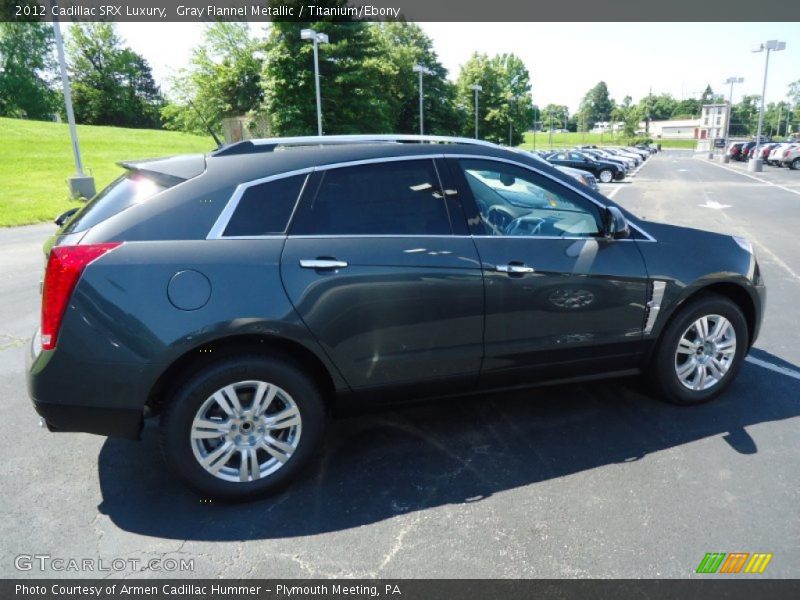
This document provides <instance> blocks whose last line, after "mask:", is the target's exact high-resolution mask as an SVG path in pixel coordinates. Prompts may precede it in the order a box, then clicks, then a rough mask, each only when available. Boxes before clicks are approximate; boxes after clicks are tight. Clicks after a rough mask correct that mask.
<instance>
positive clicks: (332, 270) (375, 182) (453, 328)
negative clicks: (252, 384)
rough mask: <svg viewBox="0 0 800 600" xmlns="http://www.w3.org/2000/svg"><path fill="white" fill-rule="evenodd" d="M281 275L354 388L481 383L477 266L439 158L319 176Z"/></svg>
mask: <svg viewBox="0 0 800 600" xmlns="http://www.w3.org/2000/svg"><path fill="white" fill-rule="evenodd" d="M457 210H458V211H459V212H458V213H456V212H455V211H457ZM451 215H453V216H457V217H458V218H455V219H451ZM454 227H455V228H454ZM281 274H282V279H283V283H284V286H285V288H286V291H287V293H288V295H289V297H290V299H291V301H292V303H293V305H294V307H295V308H296V310H297V311H298V312H299V314H300V315H301V317H302V319H303V321H304V322H305V323H306V325H307V326H308V328H309V329H310V331H311V332H312V333H313V335H314V336H316V338H317V339H318V340H319V342H320V344H321V345H322V346H323V348H324V349H325V351H326V352H327V353H328V355H329V357H330V358H331V360H332V361H333V362H334V363H335V364H336V366H337V367H338V369H339V370H340V372H341V373H342V375H343V376H344V378H345V380H346V381H347V382H348V384H349V385H350V386H351V388H352V389H353V390H354V391H356V392H358V391H364V390H374V389H375V388H379V387H382V386H385V387H386V388H387V393H386V394H382V395H381V396H375V397H376V398H387V399H389V398H391V397H392V394H390V391H391V392H395V394H394V395H397V394H398V393H400V394H402V393H404V391H405V390H406V389H407V388H408V387H415V388H417V389H416V390H415V391H414V395H420V394H422V395H427V394H430V395H439V394H441V393H444V392H447V393H456V392H459V391H464V390H466V389H472V387H473V386H474V384H475V382H476V380H477V375H478V372H479V370H480V363H481V359H482V353H483V318H484V301H483V281H482V272H481V268H480V263H479V260H478V256H477V252H476V249H475V245H474V243H473V241H472V239H471V238H470V236H469V232H468V230H467V226H466V223H465V222H464V218H463V213H460V209H459V207H458V206H457V202H456V200H455V199H454V198H450V197H448V196H447V195H445V193H444V191H443V188H442V185H441V180H440V178H439V175H438V171H437V161H436V160H435V159H434V158H431V157H402V158H397V159H391V160H387V159H382V160H379V161H372V162H367V163H365V164H353V165H342V166H336V167H333V168H323V169H321V170H319V171H318V172H316V173H315V174H314V177H313V178H312V179H311V180H310V181H309V185H307V186H306V191H305V193H304V194H303V197H302V199H301V201H300V204H299V205H298V208H297V211H296V214H295V215H294V218H293V220H292V223H291V226H290V231H289V235H288V237H287V240H286V245H285V247H284V251H283V255H282V259H281ZM389 388H391V390H389ZM373 396H374V394H373Z"/></svg>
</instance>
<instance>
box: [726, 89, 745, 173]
mask: <svg viewBox="0 0 800 600" xmlns="http://www.w3.org/2000/svg"><path fill="white" fill-rule="evenodd" d="M743 82H744V77H728V78H727V79H726V80H725V83H727V84H730V86H731V92H730V94H729V95H728V118H727V119H726V123H725V143H726V144H727V143H728V141H729V140H728V138H730V135H731V120H732V119H733V84H734V83H743ZM729 160H730V159H729Z"/></svg>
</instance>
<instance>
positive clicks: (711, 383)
mask: <svg viewBox="0 0 800 600" xmlns="http://www.w3.org/2000/svg"><path fill="white" fill-rule="evenodd" d="M704 317H705V318H706V323H707V331H708V333H709V334H713V333H714V327H715V325H717V324H718V323H719V319H720V318H722V320H723V321H724V322H722V323H719V325H720V328H721V329H720V334H721V335H720V337H719V339H717V340H714V341H713V344H714V345H703V346H700V345H699V344H698V341H699V340H698V339H697V337H699V336H698V329H696V323H698V321H699V320H701V319H703V318H704ZM725 322H727V324H728V325H729V326H730V329H728V327H727V326H726V325H725ZM723 334H727V335H723ZM709 338H710V335H709ZM706 339H708V338H706ZM731 339H733V341H734V347H733V349H731V347H730V341H731ZM748 340H749V336H748V328H747V321H746V320H745V318H744V315H743V314H742V311H741V309H740V308H739V307H738V306H737V305H736V304H735V303H734V302H732V301H731V300H729V299H728V298H725V297H723V296H719V295H717V294H707V295H704V296H700V297H698V298H697V299H695V300H692V301H690V302H689V304H687V306H685V307H684V308H683V309H681V310H680V312H679V313H678V314H676V315H675V317H674V318H673V319H672V320H671V321H670V323H669V324H668V325H667V326H666V327H665V329H664V331H662V332H661V337H660V338H659V341H658V345H657V347H656V351H655V353H654V355H653V358H652V361H651V364H650V379H651V382H652V383H653V385H654V387H655V390H656V392H657V393H658V394H659V395H660V396H661V398H662V399H664V400H665V401H667V402H671V403H673V404H680V405H691V404H701V403H703V402H708V401H709V400H712V399H713V398H715V397H716V396H718V395H719V394H721V393H722V392H723V391H724V390H725V389H726V388H727V387H728V386H729V385H730V383H731V382H732V381H733V380H734V379H735V378H736V375H737V374H738V372H739V369H740V368H741V366H742V361H743V360H744V356H745V354H746V353H747V347H748ZM679 344H680V346H681V352H680V353H679V352H678V350H679ZM693 344H698V345H697V346H693ZM701 352H702V354H701ZM722 357H724V358H722ZM692 361H694V362H693V363H692ZM722 367H724V369H723V368H722ZM715 370H716V372H717V374H719V376H717V375H716V374H715V372H714V371H715ZM679 373H681V374H683V379H682V378H681V376H680V375H679ZM701 373H702V375H701Z"/></svg>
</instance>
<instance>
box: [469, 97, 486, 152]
mask: <svg viewBox="0 0 800 600" xmlns="http://www.w3.org/2000/svg"><path fill="white" fill-rule="evenodd" d="M469 89H471V90H472V91H474V92H475V139H476V140H477V139H478V92H482V91H483V88H482V87H481V86H479V85H478V84H477V83H475V84H473V85H471V86H469Z"/></svg>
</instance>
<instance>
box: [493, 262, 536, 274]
mask: <svg viewBox="0 0 800 600" xmlns="http://www.w3.org/2000/svg"><path fill="white" fill-rule="evenodd" d="M495 269H496V270H498V271H500V272H501V273H533V272H534V271H535V269H534V268H533V267H526V266H525V265H513V264H509V265H497V266H496V267H495Z"/></svg>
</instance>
